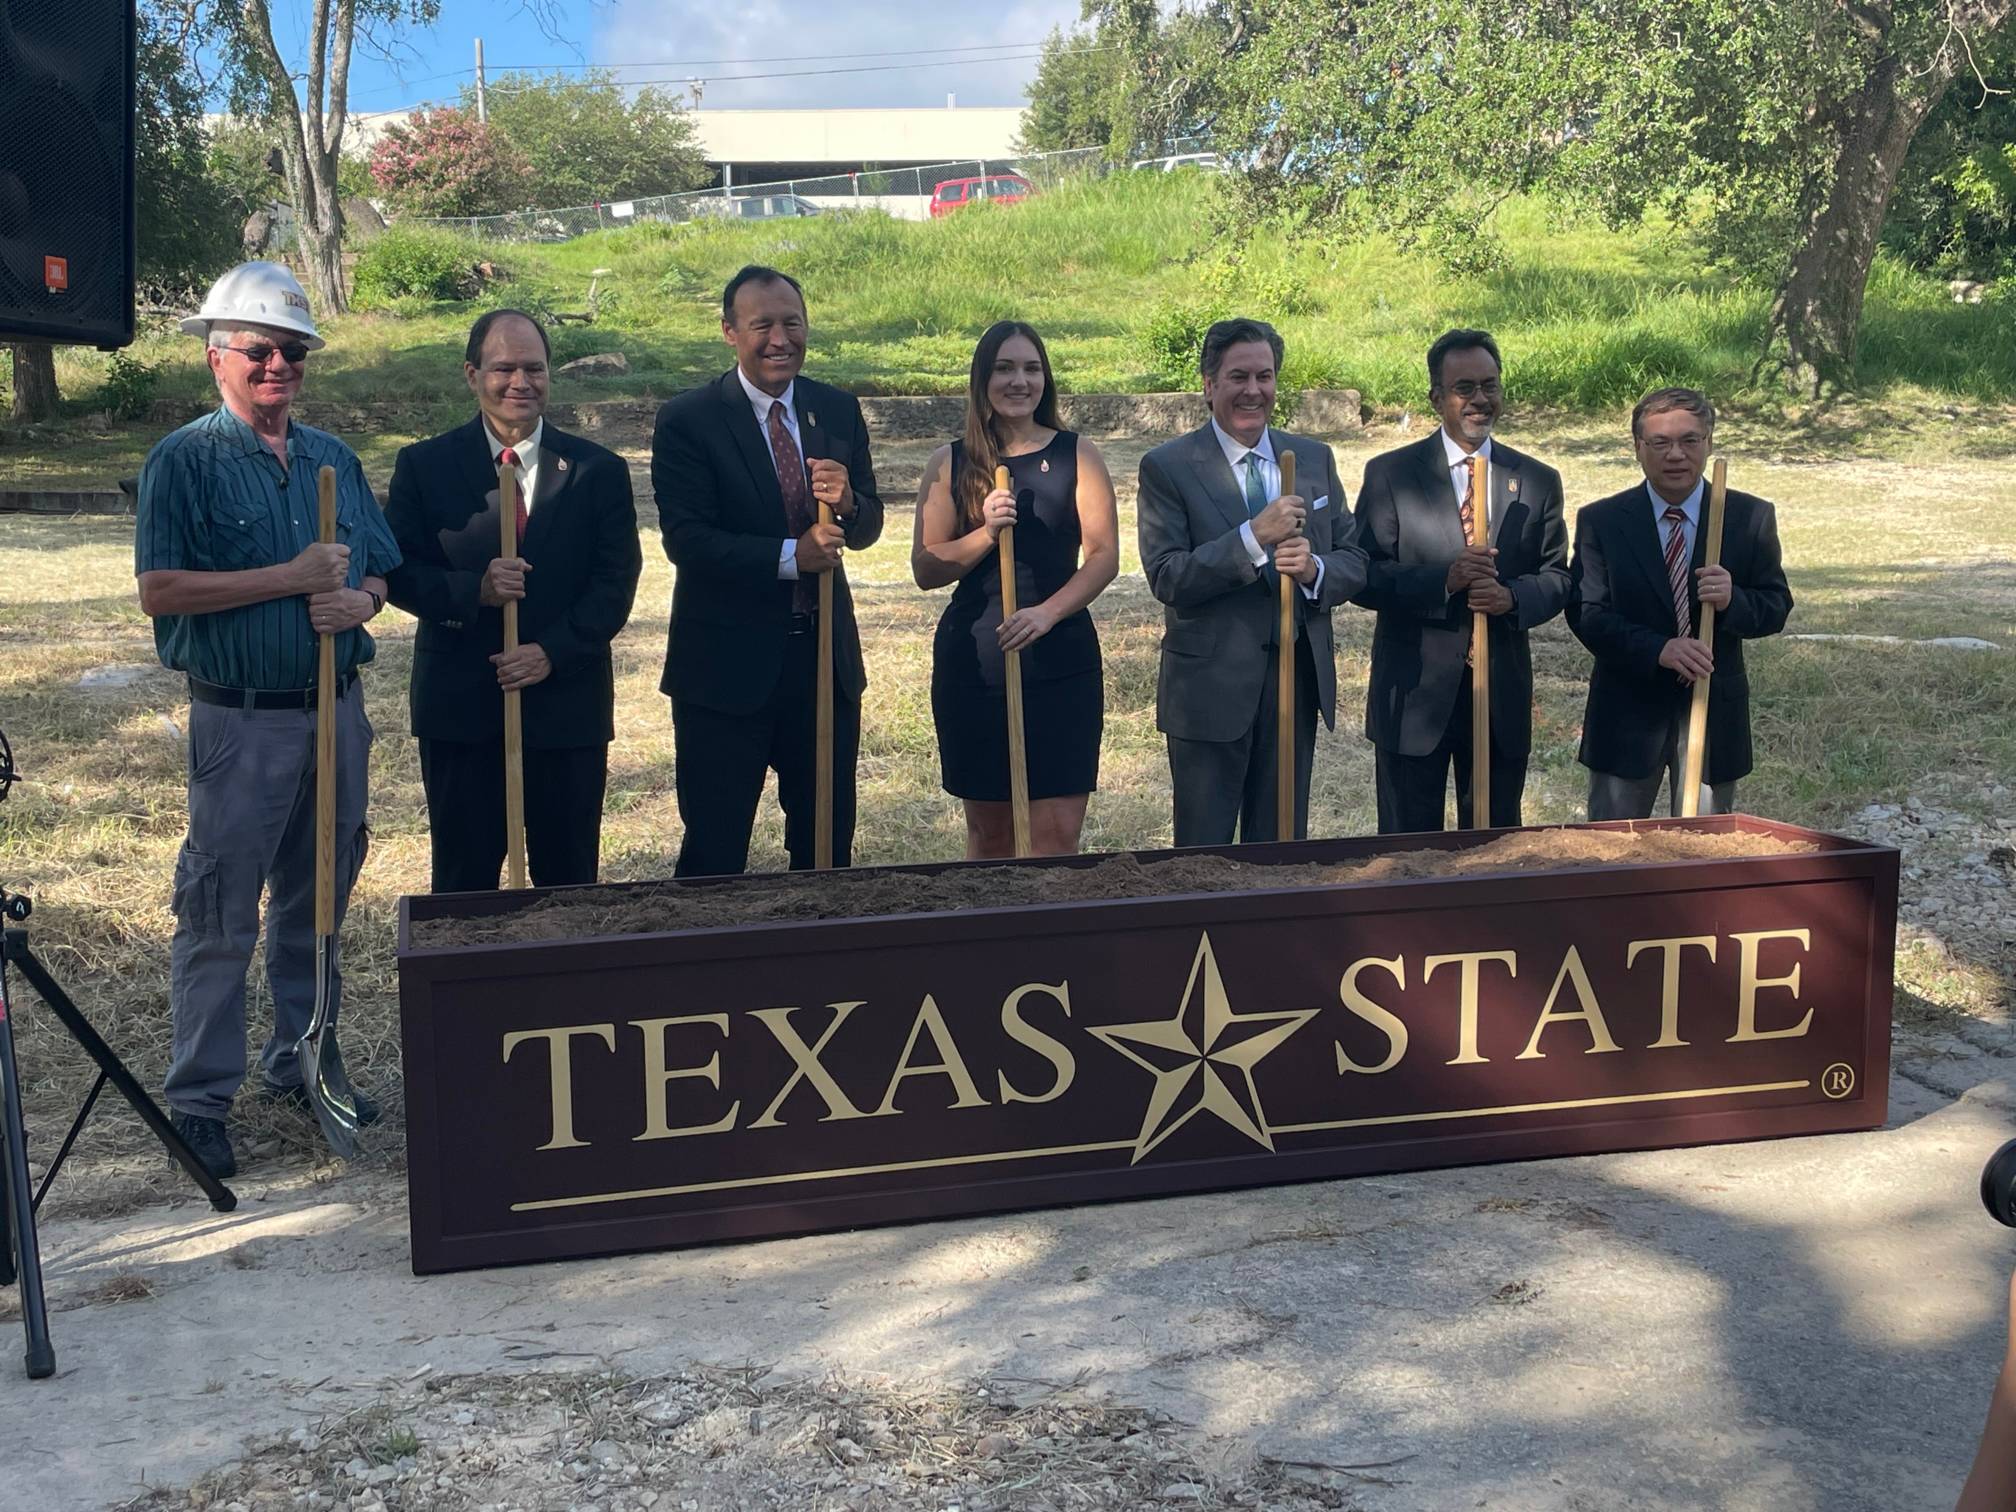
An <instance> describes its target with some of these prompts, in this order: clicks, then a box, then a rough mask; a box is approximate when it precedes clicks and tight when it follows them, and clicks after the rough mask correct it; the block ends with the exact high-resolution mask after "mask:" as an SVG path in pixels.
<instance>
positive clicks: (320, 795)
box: [315, 467, 336, 937]
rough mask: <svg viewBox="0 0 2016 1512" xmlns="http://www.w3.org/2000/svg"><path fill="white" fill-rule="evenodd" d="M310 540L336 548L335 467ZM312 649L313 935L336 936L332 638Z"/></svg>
mask: <svg viewBox="0 0 2016 1512" xmlns="http://www.w3.org/2000/svg"><path fill="white" fill-rule="evenodd" d="M315 510H316V516H317V520H316V525H317V531H316V539H317V540H319V541H321V542H322V544H323V545H325V546H333V545H335V544H336V469H335V468H333V467H325V468H323V469H322V470H321V471H320V472H318V473H317V474H316V475H315ZM319 640H320V644H318V645H317V646H316V648H315V652H316V666H315V933H316V934H318V935H322V936H325V937H326V936H332V935H334V934H335V933H336V637H335V636H333V635H328V634H324V635H322V636H321V637H319Z"/></svg>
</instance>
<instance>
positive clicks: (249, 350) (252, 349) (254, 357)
mask: <svg viewBox="0 0 2016 1512" xmlns="http://www.w3.org/2000/svg"><path fill="white" fill-rule="evenodd" d="M221 350H223V351H226V352H236V353H237V354H238V355H239V356H240V357H243V358H244V359H245V360H246V361H247V362H249V363H251V364H252V366H254V367H264V366H266V364H267V363H269V362H271V361H272V360H273V354H274V353H275V352H278V353H279V354H280V356H281V359H282V360H283V361H285V362H286V364H287V366H289V367H299V366H301V364H302V363H304V362H306V361H307V360H308V343H307V342H305V341H290V342H288V343H286V345H284V346H269V345H267V344H266V343H265V342H263V341H262V342H255V343H254V344H253V345H251V346H242V347H237V346H227V347H224V348H221Z"/></svg>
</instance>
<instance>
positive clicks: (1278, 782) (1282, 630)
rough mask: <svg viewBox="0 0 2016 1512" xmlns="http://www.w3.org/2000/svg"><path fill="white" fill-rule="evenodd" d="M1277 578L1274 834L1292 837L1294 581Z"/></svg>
mask: <svg viewBox="0 0 2016 1512" xmlns="http://www.w3.org/2000/svg"><path fill="white" fill-rule="evenodd" d="M1293 492H1295V453H1293V452H1292V451H1288V450H1286V449H1284V450H1283V451H1282V453H1281V493H1282V494H1292V493H1293ZM1276 576H1278V577H1279V578H1280V580H1281V581H1280V594H1279V610H1280V623H1279V624H1278V625H1276V627H1275V635H1274V639H1275V641H1276V643H1277V644H1276V647H1275V652H1274V655H1275V658H1276V660H1275V664H1274V684H1275V697H1274V744H1275V752H1274V838H1275V839H1276V840H1293V839H1294V838H1295V584H1294V582H1293V581H1292V580H1291V579H1290V578H1289V577H1288V574H1287V573H1285V572H1283V573H1277V574H1276Z"/></svg>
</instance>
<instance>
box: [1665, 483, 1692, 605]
mask: <svg viewBox="0 0 2016 1512" xmlns="http://www.w3.org/2000/svg"><path fill="white" fill-rule="evenodd" d="M1661 518H1663V519H1664V520H1665V521H1666V523H1667V525H1668V526H1670V527H1671V529H1669V530H1668V531H1667V534H1666V578H1667V581H1668V582H1670V583H1671V584H1672V585H1673V622H1674V623H1675V624H1676V625H1678V626H1679V627H1680V634H1681V635H1682V636H1683V637H1685V636H1689V635H1692V634H1693V633H1694V629H1693V626H1694V617H1693V615H1692V614H1690V613H1689V612H1688V608H1687V511H1686V510H1684V509H1682V508H1681V507H1680V506H1679V505H1678V504H1668V505H1667V506H1666V513H1665V514H1664V515H1663V516H1661Z"/></svg>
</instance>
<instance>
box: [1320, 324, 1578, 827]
mask: <svg viewBox="0 0 2016 1512" xmlns="http://www.w3.org/2000/svg"><path fill="white" fill-rule="evenodd" d="M1500 371H1501V367H1500V363H1499V359H1498V344H1497V343H1496V342H1495V341H1493V340H1492V339H1491V336H1490V334H1489V333H1488V332H1485V331H1469V330H1458V331H1450V332H1448V333H1447V334H1445V335H1443V336H1441V337H1440V338H1438V339H1437V340H1436V342H1435V344H1434V345H1433V346H1431V347H1430V348H1429V349H1428V398H1429V401H1430V402H1431V403H1432V404H1433V405H1434V406H1435V412H1436V414H1437V415H1439V416H1440V417H1441V420H1442V424H1441V425H1440V426H1439V427H1438V428H1437V429H1436V431H1435V433H1434V434H1433V435H1431V436H1429V437H1428V438H1427V439H1426V440H1423V441H1416V442H1414V443H1413V444H1411V445H1408V446H1403V447H1400V448H1398V449H1397V450H1394V451H1389V452H1385V453H1382V454H1381V455H1379V456H1377V457H1374V458H1373V459H1372V460H1371V461H1370V462H1368V463H1367V464H1366V465H1365V485H1364V487H1363V489H1362V490H1361V491H1360V492H1359V495H1358V535H1357V540H1358V545H1359V547H1360V548H1361V549H1363V551H1364V552H1365V554H1366V556H1367V557H1368V558H1369V559H1370V565H1369V566H1368V568H1367V578H1366V584H1365V590H1364V592H1362V593H1360V594H1359V595H1358V599H1357V601H1358V602H1359V603H1361V604H1363V605H1364V606H1365V607H1366V608H1368V609H1374V610H1377V611H1378V615H1379V620H1378V625H1377V627H1376V628H1375V629H1374V630H1373V632H1372V676H1371V683H1370V687H1369V688H1368V690H1367V694H1366V699H1365V735H1366V738H1367V739H1369V740H1370V741H1371V742H1372V744H1373V746H1374V748H1375V751H1374V770H1375V773H1376V782H1377V788H1378V800H1379V833H1381V834H1382V835H1390V834H1403V833H1409V832H1413V831H1418V830H1439V829H1441V828H1442V820H1443V807H1444V803H1445V801H1446V798H1447V795H1448V791H1449V771H1450V767H1451V765H1452V764H1453V765H1454V767H1455V772H1456V813H1457V823H1458V824H1459V825H1460V826H1462V827H1463V828H1466V829H1467V828H1471V827H1473V825H1474V823H1475V816H1473V814H1472V813H1471V803H1470V763H1471V724H1470V679H1471V669H1470V661H1471V645H1470V641H1471V636H1472V634H1473V631H1474V618H1473V617H1474V616H1475V615H1476V614H1477V613H1478V612H1479V611H1481V612H1483V613H1484V614H1487V615H1489V616H1490V619H1489V621H1488V622H1487V623H1488V627H1489V635H1490V643H1489V645H1490V678H1491V771H1490V778H1491V812H1490V815H1489V823H1490V824H1491V825H1492V826H1493V827H1509V826H1512V825H1516V824H1518V823H1519V822H1520V799H1521V796H1522V795H1523V793H1524V791H1525V788H1526V758H1527V753H1528V751H1529V749H1530V748H1531V745H1532V738H1533V661H1532V654H1531V652H1530V651H1529V650H1528V648H1527V644H1526V637H1527V633H1528V632H1529V631H1531V630H1532V629H1533V628H1534V627H1535V626H1538V625H1544V624H1546V623H1547V621H1548V620H1550V619H1552V618H1554V616H1555V615H1557V614H1559V613H1560V612H1561V611H1562V609H1563V608H1564V607H1565V606H1566V604H1567V602H1568V528H1567V525H1566V522H1565V519H1564V517H1563V514H1562V508H1561V475H1560V474H1559V473H1558V472H1556V471H1555V470H1554V469H1553V468H1551V467H1549V466H1547V465H1546V464H1545V463H1544V462H1540V461H1536V460H1535V459H1534V458H1532V457H1529V456H1526V455H1525V454H1523V453H1521V452H1516V451H1514V450H1513V449H1512V448H1511V447H1509V446H1506V445H1505V444H1504V443H1502V442H1500V441H1498V440H1497V439H1495V438H1494V437H1493V435H1492V430H1493V428H1494V427H1495V426H1496V425H1497V423H1498V417H1499V415H1500V414H1501V413H1502V412H1503V409H1504V402H1505V399H1504V390H1503V388H1502V386H1501V382H1500ZM1479 456H1481V457H1483V458H1484V459H1485V462H1486V464H1487V477H1488V482H1487V483H1486V490H1487V494H1488V497H1487V498H1485V499H1483V500H1479V499H1477V498H1475V497H1474V496H1473V490H1472V484H1473V476H1472V459H1473V458H1476V457H1479ZM1479 508H1481V509H1483V510H1484V522H1485V529H1486V532H1487V535H1486V539H1487V540H1488V541H1489V542H1490V544H1489V545H1488V546H1485V547H1476V546H1472V545H1470V544H1469V541H1470V527H1471V521H1472V519H1473V517H1474V511H1476V510H1477V509H1479Z"/></svg>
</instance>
